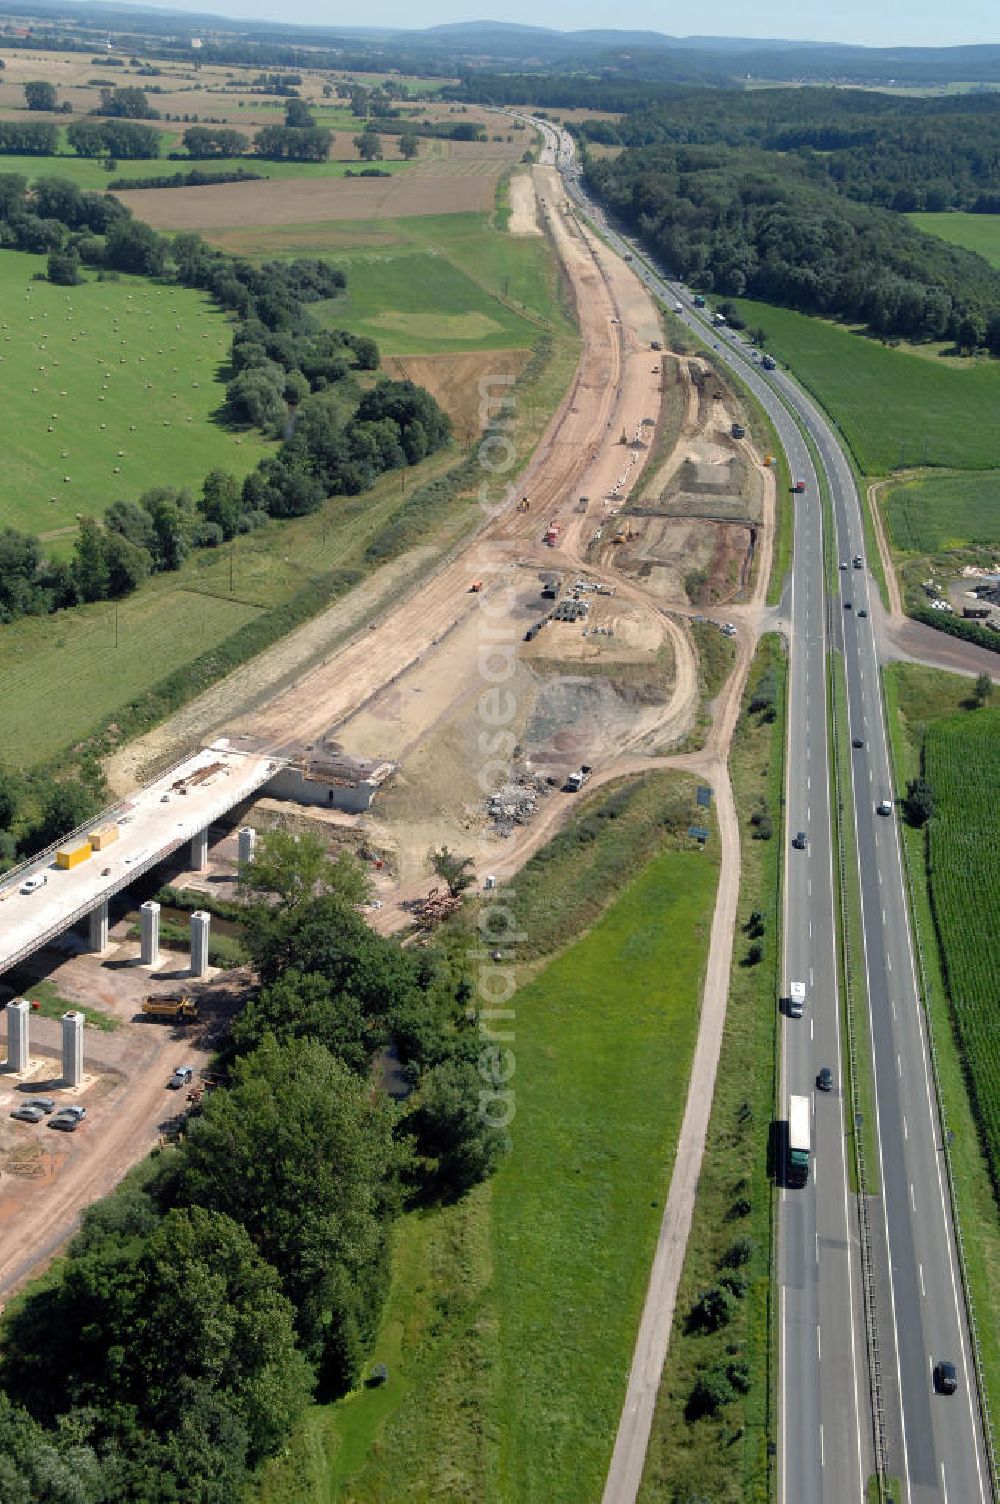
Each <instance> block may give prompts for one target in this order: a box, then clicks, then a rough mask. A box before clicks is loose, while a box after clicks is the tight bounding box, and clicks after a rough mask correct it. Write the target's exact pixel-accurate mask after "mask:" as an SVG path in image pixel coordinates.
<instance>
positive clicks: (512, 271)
mask: <svg viewBox="0 0 1000 1504" xmlns="http://www.w3.org/2000/svg"><path fill="white" fill-rule="evenodd" d="M211 238H212V239H213V241H214V242H215V243H216V244H219V245H221V246H222V247H223V249H225V250H228V251H233V252H235V253H237V254H239V255H249V256H261V257H264V256H272V257H273V256H277V257H279V258H280V257H292V256H301V255H312V256H317V255H318V256H325V257H326V258H327V259H328V260H330V261H332V262H334V263H335V264H336V265H337V266H342V267H343V269H344V271H345V272H346V273H347V291H346V293H345V295H344V296H343V297H342V298H337V299H336V300H335V301H334V302H333V303H332V304H330V305H329V307H328V316H329V318H330V320H331V322H332V323H334V324H336V325H339V326H340V327H346V328H348V329H350V330H351V331H352V332H353V333H356V334H366V335H370V336H371V337H372V338H373V339H375V340H377V342H378V344H379V348H380V349H381V350H383V351H384V352H385V353H386V354H387V355H408V354H427V355H431V354H436V353H448V352H457V351H461V350H467V349H477V350H505V349H510V348H525V347H528V346H530V345H532V344H534V343H535V341H536V340H537V339H538V337H539V335H540V334H541V333H543V332H547V331H549V330H553V331H556V332H559V333H566V334H568V333H570V331H571V328H572V326H571V324H570V322H569V320H568V318H567V316H566V314H565V311H564V310H563V307H562V304H561V301H560V297H559V288H558V282H557V275H556V272H555V269H554V267H553V263H552V254H551V250H550V248H549V246H548V244H547V242H546V241H544V240H543V239H542V238H541V237H540V236H538V237H529V236H523V237H520V238H519V239H516V240H515V239H511V237H510V236H509V235H507V234H505V233H504V232H503V231H502V230H498V229H497V228H496V227H495V226H494V225H493V224H492V222H491V218H490V216H489V215H488V214H458V213H456V214H442V215H426V216H419V217H415V218H413V219H401V220H393V219H384V220H374V221H370V222H368V223H361V224H358V225H354V224H350V223H348V224H343V223H338V222H336V221H334V222H332V223H327V224H311V225H299V226H292V227H285V228H282V229H279V230H276V231H272V230H271V229H270V228H260V227H256V226H250V227H248V228H246V229H242V230H238V231H233V232H231V233H228V232H227V233H225V234H221V235H215V236H212V237H211ZM359 242H360V243H359ZM316 312H317V314H318V315H319V314H320V313H321V312H322V305H319V306H318V307H317V309H316Z"/></svg>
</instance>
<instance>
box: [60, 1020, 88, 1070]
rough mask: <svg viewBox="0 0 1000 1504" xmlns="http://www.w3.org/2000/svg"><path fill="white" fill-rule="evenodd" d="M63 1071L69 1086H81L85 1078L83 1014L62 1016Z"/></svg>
mask: <svg viewBox="0 0 1000 1504" xmlns="http://www.w3.org/2000/svg"><path fill="white" fill-rule="evenodd" d="M62 1073H63V1081H64V1082H65V1084H66V1085H67V1086H79V1085H80V1082H81V1081H82V1080H83V1014H82V1013H77V1012H75V1011H74V1012H70V1013H64V1014H63V1016H62Z"/></svg>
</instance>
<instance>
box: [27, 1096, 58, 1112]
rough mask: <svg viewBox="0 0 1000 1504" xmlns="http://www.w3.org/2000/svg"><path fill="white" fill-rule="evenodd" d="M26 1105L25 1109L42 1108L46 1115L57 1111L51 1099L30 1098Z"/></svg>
mask: <svg viewBox="0 0 1000 1504" xmlns="http://www.w3.org/2000/svg"><path fill="white" fill-rule="evenodd" d="M24 1105H25V1107H40V1108H41V1110H42V1112H44V1113H50V1112H55V1110H56V1104H55V1102H53V1100H52V1098H51V1097H29V1098H28V1100H27V1101H26V1102H25V1104H24Z"/></svg>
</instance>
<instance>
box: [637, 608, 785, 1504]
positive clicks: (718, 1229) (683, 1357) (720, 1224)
mask: <svg viewBox="0 0 1000 1504" xmlns="http://www.w3.org/2000/svg"><path fill="white" fill-rule="evenodd" d="M765 677H767V678H768V679H769V681H770V682H773V683H774V685H775V686H776V691H777V692H776V695H775V698H774V700H773V702H772V703H773V705H774V712H775V715H774V719H773V720H768V719H767V717H766V715H764V714H759V713H758V714H751V713H750V711H749V706H750V704H751V702H752V700H753V698H754V694H755V692H756V690H757V689H758V687H759V686H760V684H761V681H762V680H764V679H765ZM785 695H786V661H785V658H784V655H783V651H782V647H781V642H780V639H779V638H778V637H777V636H776V635H768V636H766V637H764V638H762V639H761V642H760V644H759V646H758V650H757V655H756V657H755V659H754V662H753V664H752V666H751V671H750V676H749V680H748V684H747V689H746V692H745V695H744V700H743V706H742V709H741V714H740V719H739V722H738V723H737V728H736V733H735V736H734V739H733V746H732V753H731V757H730V772H731V776H732V780H733V793H734V796H735V799H736V808H737V814H738V817H739V822H740V829H741V834H742V838H743V843H742V857H741V884H740V901H739V909H738V925H739V931H738V936H737V944H736V949H735V953H734V965H733V970H732V976H731V979H730V994H729V1007H728V1009H727V1013H726V1023H725V1029H724V1032H723V1036H722V1052H721V1055H720V1059H719V1072H718V1076H717V1078H716V1086H715V1100H714V1102H713V1104H712V1115H711V1119H710V1122H709V1128H708V1141H707V1144H706V1150H705V1157H704V1160H703V1163H702V1169H701V1176H700V1179H699V1182H698V1195H697V1199H696V1201H695V1208H694V1219H693V1222H692V1227H691V1234H690V1237H689V1239H688V1246H687V1254H686V1257H685V1261H684V1273H683V1276H682V1279H681V1284H680V1289H679V1291H678V1304H677V1311H676V1314H675V1317H674V1326H673V1331H672V1334H671V1339H670V1352H669V1355H668V1359H667V1366H666V1368H665V1371H664V1376H663V1379H662V1382H661V1386H660V1393H659V1397H658V1400H657V1405H656V1413H655V1416H654V1420H653V1430H652V1434H651V1437H650V1443H649V1450H648V1452H647V1457H646V1468H645V1472H644V1475H643V1481H642V1486H641V1489H640V1493H639V1498H640V1500H641V1501H643V1504H653V1501H654V1500H662V1499H666V1498H671V1499H673V1498H678V1499H683V1498H688V1497H691V1498H695V1497H697V1498H706V1499H707V1498H710V1499H712V1500H713V1504H767V1501H769V1500H770V1499H771V1498H772V1497H773V1492H774V1487H775V1479H774V1477H773V1470H774V1464H773V1459H772V1458H770V1457H769V1455H768V1443H769V1441H773V1440H774V1427H775V1408H774V1400H773V1393H774V1376H775V1375H774V1366H773V1363H772V1354H773V1352H774V1351H775V1350H776V1349H775V1347H774V1343H773V1340H772V1338H773V1333H774V1320H775V1310H774V1301H773V1283H772V1279H771V1258H772V1248H773V1242H774V1214H775V1197H774V1189H773V1186H772V1184H771V1182H770V1180H769V1177H768V1174H767V1150H768V1135H769V1131H770V1125H771V1122H772V1119H773V1117H774V1115H775V1096H776V1091H777V1076H776V1070H777V1048H778V1021H779V1014H778V1008H777V998H778V995H779V992H780V983H781V978H780V965H781V933H780V925H781V852H782V847H783V842H782V836H781V809H782V794H783V789H784V746H785V703H786V701H785ZM762 806H766V807H767V808H768V809H769V811H770V812H771V815H772V837H771V839H770V840H757V839H754V837H753V832H754V831H755V830H757V829H759V828H760V827H759V825H757V824H751V821H752V820H753V818H754V817H755V816H756V815H757V814H758V812H759V811H760V810H761V808H762ZM752 915H759V916H760V919H759V921H757V920H752V919H751V916H752ZM761 926H762V929H763V934H762V935H761V936H760V937H758V938H757V942H756V943H757V944H759V945H760V946H761V948H762V951H763V955H762V957H761V960H760V961H759V962H758V963H757V964H756V965H747V964H746V962H747V960H748V956H747V952H748V950H749V946H750V944H752V943H753V936H754V934H755V933H756V931H757V929H758V928H760V927H761ZM744 1239H746V1240H748V1242H746V1243H744V1241H743V1240H744ZM748 1252H749V1259H748V1261H746V1262H738V1261H739V1260H742V1259H744V1258H746V1255H747V1253H748ZM727 1261H728V1262H727ZM727 1270H728V1273H729V1275H733V1276H736V1277H737V1278H736V1281H735V1282H736V1283H737V1284H739V1283H740V1281H741V1280H743V1279H745V1281H746V1288H745V1290H744V1292H743V1294H742V1296H741V1297H740V1298H739V1299H737V1301H736V1302H735V1310H734V1312H733V1314H732V1315H731V1317H730V1319H729V1320H728V1322H726V1324H725V1325H723V1326H722V1327H721V1328H720V1329H719V1330H718V1331H715V1332H706V1331H702V1330H696V1329H692V1327H691V1325H690V1323H689V1320H688V1318H689V1313H690V1311H691V1308H692V1306H693V1305H694V1303H695V1301H696V1299H697V1298H698V1295H699V1293H700V1292H701V1291H703V1290H706V1289H710V1288H713V1287H717V1286H718V1284H719V1282H720V1279H721V1276H722V1274H723V1273H725V1272H726V1271H727ZM714 1373H721V1375H722V1376H723V1378H724V1380H725V1385H726V1386H728V1391H729V1397H728V1399H726V1400H725V1402H724V1403H722V1404H721V1405H720V1406H719V1407H718V1409H717V1410H716V1412H715V1413H714V1414H713V1413H704V1414H699V1415H696V1414H695V1411H696V1410H697V1409H698V1408H699V1407H698V1406H697V1404H694V1405H692V1394H693V1391H694V1389H695V1385H696V1383H697V1382H698V1381H699V1380H700V1379H703V1378H704V1377H706V1376H708V1375H710V1374H714ZM734 1379H735V1380H736V1382H735V1383H734V1382H733V1380H734ZM723 1393H725V1388H724V1389H723Z"/></svg>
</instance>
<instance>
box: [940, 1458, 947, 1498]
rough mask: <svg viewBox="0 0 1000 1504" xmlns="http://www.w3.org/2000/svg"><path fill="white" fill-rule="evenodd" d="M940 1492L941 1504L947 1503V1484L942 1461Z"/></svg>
mask: <svg viewBox="0 0 1000 1504" xmlns="http://www.w3.org/2000/svg"><path fill="white" fill-rule="evenodd" d="M941 1493H942V1495H943V1501H942V1504H948V1484H947V1482H946V1480H945V1476H944V1463H943V1462H942V1464H941Z"/></svg>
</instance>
